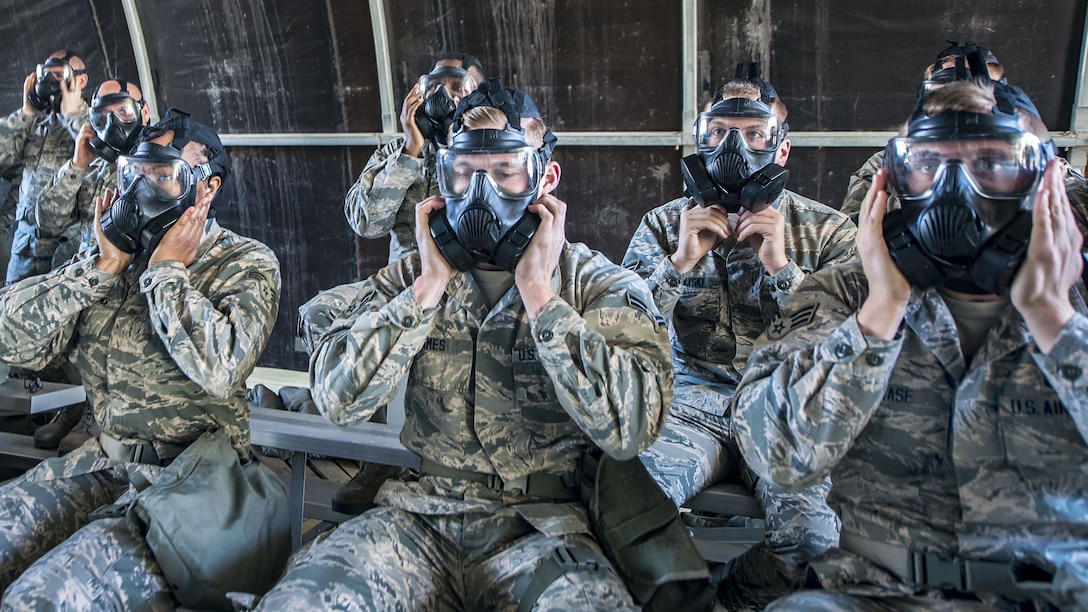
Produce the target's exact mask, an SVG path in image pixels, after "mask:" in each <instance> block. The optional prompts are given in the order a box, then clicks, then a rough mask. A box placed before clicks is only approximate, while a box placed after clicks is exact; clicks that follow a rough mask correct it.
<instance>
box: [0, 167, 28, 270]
mask: <svg viewBox="0 0 1088 612" xmlns="http://www.w3.org/2000/svg"><path fill="white" fill-rule="evenodd" d="M0 179H3V180H4V181H7V183H8V184H7V185H6V187H7V188H8V190H7V191H6V192H4V191H3V187H4V186H2V185H0V192H2V193H4V199H3V200H2V201H0V276H5V277H6V276H7V273H8V262H9V261H11V243H12V240H13V239H14V238H15V209H16V208H18V206H19V183H21V182H22V180H23V172H22V169H21V168H18V167H15V166H12V167H10V168H8V169H7V171H6V172H3V173H0Z"/></svg>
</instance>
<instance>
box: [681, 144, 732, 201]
mask: <svg viewBox="0 0 1088 612" xmlns="http://www.w3.org/2000/svg"><path fill="white" fill-rule="evenodd" d="M680 175H681V176H682V177H683V178H684V186H685V187H687V190H688V193H689V194H691V199H693V200H695V203H696V204H698V205H699V206H711V205H713V204H717V203H719V202H721V199H722V198H721V193H720V192H719V191H718V186H717V185H715V184H714V181H713V179H711V178H710V174H709V173H707V171H706V164H704V163H703V158H702V157H700V156H699V155H698V154H692V155H688V156H687V157H685V158H684V159H681V160H680Z"/></svg>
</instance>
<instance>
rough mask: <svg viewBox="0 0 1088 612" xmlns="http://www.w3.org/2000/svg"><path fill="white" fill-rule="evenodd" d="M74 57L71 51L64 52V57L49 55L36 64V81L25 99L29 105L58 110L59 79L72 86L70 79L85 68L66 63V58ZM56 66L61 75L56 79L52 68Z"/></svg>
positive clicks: (39, 108) (55, 111)
mask: <svg viewBox="0 0 1088 612" xmlns="http://www.w3.org/2000/svg"><path fill="white" fill-rule="evenodd" d="M72 57H74V54H73V53H72V52H71V51H68V52H67V53H65V55H64V57H51V58H49V59H47V60H45V63H44V64H38V67H37V68H36V69H35V75H37V77H38V82H37V83H35V84H34V88H33V89H31V90H30V92H29V93H28V94H27V100H28V101H29V102H30V105H31V106H33V107H34V108H36V109H37V110H40V111H42V110H46V109H51V110H52V111H53V112H54V113H59V112H60V97H61V93H60V79H63V80H64V81H66V82H67V83H68V86H69V87H71V86H72V79H73V78H75V77H76V76H79V75H81V74H83V73H85V72H87V71H86V70H76V69H74V68H72V67H71V66H70V65H69V64H68V60H69V59H71V58H72ZM57 68H60V69H61V76H60V78H59V79H58V78H57V76H56V75H55V74H53V70H56V69H57Z"/></svg>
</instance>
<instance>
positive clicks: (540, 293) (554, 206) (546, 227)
mask: <svg viewBox="0 0 1088 612" xmlns="http://www.w3.org/2000/svg"><path fill="white" fill-rule="evenodd" d="M528 210H529V212H530V213H534V214H536V215H537V216H539V217H540V225H539V226H538V227H537V229H536V233H534V234H533V238H532V239H531V240H530V241H529V246H528V247H526V248H525V252H524V253H522V255H521V259H519V260H518V263H517V267H516V268H515V269H514V283H515V284H516V285H517V286H518V291H519V292H520V293H521V301H522V302H523V303H524V304H525V312H526V313H527V314H528V315H529V318H530V319H535V318H536V317H537V316H539V315H540V312H541V311H542V310H544V306H545V305H546V304H547V303H548V300H550V299H551V298H552V296H554V295H555V291H554V289H552V274H553V273H554V272H555V269H556V268H558V267H559V258H560V256H561V255H562V254H563V245H564V244H566V240H567V235H566V223H567V204H566V202H564V201H562V200H560V199H559V198H557V197H555V196H554V195H552V194H550V193H546V194H544V195H542V196H540V198H539V199H538V200H536V201H535V202H533V203H532V204H530V205H529V208H528Z"/></svg>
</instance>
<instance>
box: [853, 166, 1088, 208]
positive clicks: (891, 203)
mask: <svg viewBox="0 0 1088 612" xmlns="http://www.w3.org/2000/svg"><path fill="white" fill-rule="evenodd" d="M1062 164H1063V165H1064V166H1065V186H1066V188H1067V189H1068V188H1070V187H1071V186H1072V185H1074V184H1075V183H1078V182H1080V181H1083V180H1084V177H1083V176H1081V174H1080V172H1077V171H1076V170H1075V169H1074V168H1073V166H1070V165H1069V162H1068V161H1066V160H1064V159H1063V160H1062ZM883 167H884V149H881V150H879V151H877V152H876V153H873V155H872V156H871V157H869V159H867V160H865V163H864V164H862V165H861V167H860V168H858V169H857V170H855V171H854V173H853V174H851V175H850V183H849V184H848V185H847V187H846V197H845V198H843V200H842V206H841V207H840V208H839V212H841V213H843V214H844V215H847V216H849V217H850V220H851V221H853V222H854V223H857V222H858V215H859V214H861V201H862V200H864V199H865V194H866V193H868V192H869V187H871V186H872V184H873V176H875V175H876V173H877V171H879V170H880V169H881V168H883ZM887 208H888V210H894V209H896V208H899V200H897V199H896V198H895V196H889V197H888V207H887Z"/></svg>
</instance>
